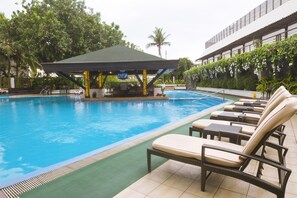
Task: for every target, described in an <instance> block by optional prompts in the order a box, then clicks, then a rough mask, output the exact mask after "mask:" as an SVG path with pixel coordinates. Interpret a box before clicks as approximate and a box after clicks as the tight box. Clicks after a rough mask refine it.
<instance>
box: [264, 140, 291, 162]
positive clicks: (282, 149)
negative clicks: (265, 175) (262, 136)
mask: <svg viewBox="0 0 297 198" xmlns="http://www.w3.org/2000/svg"><path fill="white" fill-rule="evenodd" d="M265 147H269V148H273V149H275V150H277V151H278V157H279V161H275V160H272V159H270V158H267V157H265V158H266V159H269V160H271V161H274V162H276V163H281V164H285V157H286V155H287V153H288V150H289V149H288V148H287V147H284V146H282V145H279V144H275V143H273V142H270V141H266V142H265V143H264V148H263V149H265ZM264 151H265V150H264Z"/></svg>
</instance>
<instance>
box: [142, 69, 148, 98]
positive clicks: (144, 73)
mask: <svg viewBox="0 0 297 198" xmlns="http://www.w3.org/2000/svg"><path fill="white" fill-rule="evenodd" d="M142 76H143V95H144V96H146V95H147V90H146V86H147V72H146V69H144V70H143V73H142Z"/></svg>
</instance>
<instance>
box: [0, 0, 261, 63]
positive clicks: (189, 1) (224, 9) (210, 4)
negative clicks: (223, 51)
mask: <svg viewBox="0 0 297 198" xmlns="http://www.w3.org/2000/svg"><path fill="white" fill-rule="evenodd" d="M15 2H21V1H20V0H0V12H4V13H5V16H6V17H8V18H10V16H11V13H12V11H15V10H17V9H19V8H20V6H17V5H15ZM85 2H86V6H87V7H89V8H93V10H94V12H99V13H100V14H101V19H102V21H105V22H106V23H109V24H110V23H111V22H114V23H116V24H118V25H119V26H120V29H121V30H122V32H123V33H124V34H125V36H126V38H125V39H126V40H127V41H130V42H132V43H134V44H136V45H137V46H139V47H140V48H141V49H143V50H144V51H145V52H146V53H150V54H153V55H158V50H157V48H156V47H152V48H149V49H147V48H146V47H145V46H146V44H147V43H149V42H151V41H150V40H149V39H148V36H149V35H150V34H151V33H152V32H153V30H154V29H155V27H160V28H163V30H164V31H165V32H166V33H167V34H170V36H169V37H168V41H169V42H170V43H171V46H170V47H164V48H163V50H162V54H163V57H166V55H165V54H167V59H178V58H181V57H187V58H190V59H191V60H192V61H194V60H195V59H197V58H199V57H200V55H201V54H202V53H203V50H204V44H205V41H207V40H208V39H210V38H211V37H212V36H214V35H215V34H217V33H218V32H220V31H221V30H223V29H224V28H225V27H227V26H228V25H230V24H231V23H233V22H235V21H236V20H237V19H239V18H241V17H242V16H244V15H245V14H247V13H248V12H249V11H251V10H252V9H253V8H255V7H256V6H258V5H260V4H261V3H262V2H264V0H183V1H180V0H85Z"/></svg>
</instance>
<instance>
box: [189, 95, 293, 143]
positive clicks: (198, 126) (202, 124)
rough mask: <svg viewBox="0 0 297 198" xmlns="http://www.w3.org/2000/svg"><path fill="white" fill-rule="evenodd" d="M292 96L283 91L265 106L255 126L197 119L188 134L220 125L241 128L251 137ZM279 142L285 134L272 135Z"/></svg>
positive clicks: (201, 131)
mask: <svg viewBox="0 0 297 198" xmlns="http://www.w3.org/2000/svg"><path fill="white" fill-rule="evenodd" d="M291 96H292V95H291V94H290V93H289V92H288V91H283V92H281V93H280V95H279V96H278V97H276V98H275V100H273V101H272V102H271V103H270V104H269V105H267V107H266V109H265V111H263V113H262V115H261V117H260V118H259V120H258V123H257V124H256V125H254V124H249V123H240V122H232V121H226V120H211V119H199V120H197V121H195V122H193V123H192V126H191V127H190V129H189V134H190V136H192V133H193V131H197V132H200V137H201V134H203V132H204V129H205V128H206V127H208V126H209V125H210V124H220V125H228V126H230V125H232V126H239V127H242V131H241V132H242V133H243V134H246V135H249V136H251V135H252V134H253V133H254V132H255V131H256V129H257V127H258V126H259V125H260V124H261V123H262V122H263V121H264V119H265V118H266V117H267V116H268V115H269V114H270V113H271V111H273V110H274V109H275V108H276V107H277V106H278V105H279V104H280V103H281V102H283V101H284V100H286V99H287V98H290V97H291ZM283 130H284V127H281V128H280V132H282V131H283ZM274 136H275V137H276V138H278V140H279V144H280V145H282V144H283V141H284V139H285V134H283V133H278V134H275V135H274ZM243 139H249V137H248V136H246V137H243Z"/></svg>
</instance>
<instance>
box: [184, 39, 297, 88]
mask: <svg viewBox="0 0 297 198" xmlns="http://www.w3.org/2000/svg"><path fill="white" fill-rule="evenodd" d="M184 75H185V76H186V79H190V80H191V81H193V82H195V83H197V85H199V86H214V87H222V88H236V89H247V90H255V88H256V85H257V84H259V83H262V79H263V78H264V79H267V80H268V81H269V82H271V83H276V82H279V81H283V80H284V79H285V78H287V77H290V80H291V81H292V82H294V83H293V85H290V86H291V87H294V86H295V85H294V84H295V82H296V78H297V36H294V37H291V38H287V39H285V40H283V41H277V42H275V43H272V44H266V45H263V46H261V47H258V48H256V49H255V50H253V51H251V52H246V53H243V54H237V55H235V56H234V57H232V58H223V59H221V60H219V61H216V62H213V63H209V64H206V65H202V66H198V67H195V68H192V69H190V70H187V71H186V72H185V73H184ZM255 75H257V76H258V77H261V79H260V82H258V80H257V79H256V78H255Z"/></svg>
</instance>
